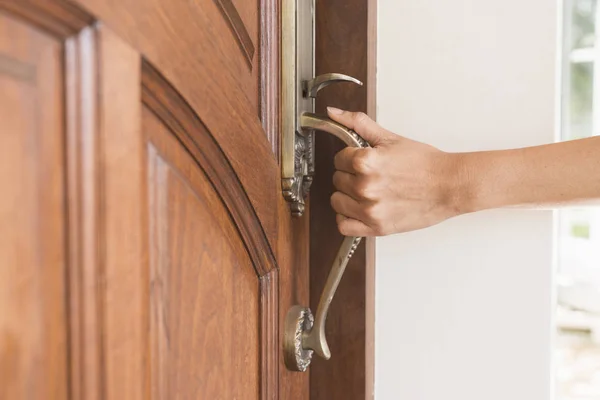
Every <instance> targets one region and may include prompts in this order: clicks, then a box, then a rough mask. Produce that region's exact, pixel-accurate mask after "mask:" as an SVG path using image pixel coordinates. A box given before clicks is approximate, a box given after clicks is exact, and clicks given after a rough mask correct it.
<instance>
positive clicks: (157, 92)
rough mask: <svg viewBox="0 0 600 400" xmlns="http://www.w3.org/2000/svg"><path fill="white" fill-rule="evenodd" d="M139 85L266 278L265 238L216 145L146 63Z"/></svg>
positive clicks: (269, 255)
mask: <svg viewBox="0 0 600 400" xmlns="http://www.w3.org/2000/svg"><path fill="white" fill-rule="evenodd" d="M142 85H143V91H142V99H143V102H144V104H146V106H147V107H148V108H149V109H151V110H152V111H153V112H154V113H155V114H156V115H157V116H158V118H159V119H160V120H161V121H163V123H164V124H165V125H166V126H168V127H169V129H170V130H171V131H172V132H173V134H174V135H176V136H177V137H178V139H179V140H180V141H181V142H182V143H183V144H184V146H185V147H186V148H187V149H188V150H189V151H190V153H191V154H192V155H193V157H194V159H195V160H196V162H197V163H198V165H199V167H200V168H202V170H203V171H204V173H206V175H207V176H208V177H209V179H210V181H211V183H212V184H213V185H214V186H215V189H216V190H217V192H218V193H219V194H220V196H221V198H222V199H223V202H224V203H225V204H226V205H227V208H228V210H229V212H230V213H231V217H232V218H233V220H234V221H235V223H236V226H237V227H238V230H239V232H240V235H241V236H242V238H243V239H244V243H246V246H247V247H248V252H249V253H250V255H251V257H252V260H253V262H254V265H255V268H256V270H257V274H258V275H259V276H262V275H265V274H267V273H268V272H269V271H271V270H272V269H273V268H275V266H276V263H275V257H274V255H273V252H272V250H271V246H270V244H269V241H268V239H267V234H266V233H265V232H264V230H263V227H262V225H261V223H260V220H259V218H258V216H257V213H256V210H255V209H254V207H253V205H252V203H251V202H250V200H249V198H248V195H247V193H246V192H245V191H244V188H243V186H242V184H241V182H240V179H239V175H238V173H237V171H235V170H234V168H233V166H232V165H231V163H230V162H229V161H228V160H227V157H226V156H225V154H224V152H223V150H222V149H221V147H220V146H219V143H217V141H216V139H215V138H214V137H213V135H212V133H211V132H210V131H209V130H208V129H207V127H206V126H205V125H204V123H203V121H201V120H200V118H199V117H198V115H197V114H196V113H195V112H194V110H192V108H191V107H190V106H189V104H188V103H187V102H186V101H185V100H184V99H183V97H182V96H181V95H180V94H179V93H178V92H177V91H176V89H175V88H174V87H173V86H171V85H170V83H168V82H167V81H166V79H165V78H164V77H162V75H161V74H160V73H159V72H158V71H157V70H156V69H155V68H153V67H152V66H151V65H150V64H149V63H147V62H146V63H144V64H143V75H142ZM242 172H243V171H242Z"/></svg>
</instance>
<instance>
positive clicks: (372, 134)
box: [327, 107, 391, 146]
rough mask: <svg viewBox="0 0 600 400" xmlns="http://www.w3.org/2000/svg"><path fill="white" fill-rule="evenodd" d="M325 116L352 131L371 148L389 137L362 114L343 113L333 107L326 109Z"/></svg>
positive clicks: (387, 133)
mask: <svg viewBox="0 0 600 400" xmlns="http://www.w3.org/2000/svg"><path fill="white" fill-rule="evenodd" d="M327 114H328V115H329V117H330V118H331V119H333V120H334V121H336V122H339V123H340V124H342V125H345V126H347V127H348V128H350V129H354V130H355V131H356V132H357V133H358V134H359V135H360V136H361V137H362V138H363V139H365V140H366V141H367V142H369V144H371V146H377V145H378V144H380V143H381V142H382V141H383V140H384V139H386V138H387V137H388V136H389V135H391V134H390V133H389V132H388V131H386V130H385V129H383V128H381V127H380V126H379V124H377V123H376V122H375V121H373V120H372V119H371V118H369V117H368V116H367V115H366V114H365V113H362V112H351V111H343V110H340V109H338V108H335V107H327Z"/></svg>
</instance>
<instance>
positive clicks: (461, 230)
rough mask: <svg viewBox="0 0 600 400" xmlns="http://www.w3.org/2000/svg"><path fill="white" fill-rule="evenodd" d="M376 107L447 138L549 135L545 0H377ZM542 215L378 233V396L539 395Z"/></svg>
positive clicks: (547, 376)
mask: <svg viewBox="0 0 600 400" xmlns="http://www.w3.org/2000/svg"><path fill="white" fill-rule="evenodd" d="M378 7H379V37H378V46H379V48H378V78H377V79H378V88H377V91H378V94H377V96H378V98H377V103H378V120H379V122H380V123H381V124H382V125H384V126H385V127H386V128H388V129H391V130H393V131H394V132H397V133H399V134H402V135H405V136H408V137H411V138H413V139H417V140H420V141H424V142H427V143H430V144H433V145H435V146H438V147H440V148H442V149H443V150H447V151H470V150H480V149H498V148H509V147H519V146H527V145H535V144H541V143H548V142H552V141H553V140H554V135H555V86H556V85H555V81H556V78H555V73H556V68H555V64H556V63H555V59H556V57H557V52H558V49H557V45H556V43H557V29H558V23H557V21H558V16H557V12H558V6H557V4H556V3H555V0H526V1H523V0H452V1H449V0H379V5H378ZM552 242H553V217H552V213H551V212H550V211H524V210H521V211H515V210H510V211H509V210H501V211H492V212H485V213H481V214H476V215H470V216H466V217H460V218H457V219H455V220H452V221H449V222H446V223H444V224H442V225H440V226H437V227H434V228H430V229H427V230H424V231H420V232H416V233H411V234H406V235H399V236H394V237H389V238H383V239H379V240H378V241H377V272H376V273H377V297H376V342H375V344H376V372H375V374H376V379H375V393H376V399H377V400H388V399H391V400H396V399H398V400H438V399H439V400H521V399H522V400H546V399H550V398H551V392H552V390H551V381H552V379H551V378H552V375H551V374H552V372H551V362H550V360H551V353H550V349H551V338H552V336H553V333H552V318H553V307H552V303H553V288H552V279H553V277H552V270H553V260H554V257H553V243H552Z"/></svg>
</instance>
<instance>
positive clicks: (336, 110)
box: [327, 107, 344, 115]
mask: <svg viewBox="0 0 600 400" xmlns="http://www.w3.org/2000/svg"><path fill="white" fill-rule="evenodd" d="M327 111H328V112H330V113H332V114H335V115H340V114H341V113H343V112H344V111H342V110H340V109H339V108H335V107H327Z"/></svg>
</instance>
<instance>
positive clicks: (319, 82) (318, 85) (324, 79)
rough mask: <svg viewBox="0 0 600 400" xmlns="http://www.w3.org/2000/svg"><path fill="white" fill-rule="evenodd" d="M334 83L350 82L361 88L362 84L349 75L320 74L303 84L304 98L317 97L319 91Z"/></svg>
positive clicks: (335, 73)
mask: <svg viewBox="0 0 600 400" xmlns="http://www.w3.org/2000/svg"><path fill="white" fill-rule="evenodd" d="M336 82H352V83H356V84H357V85H359V86H362V82H361V81H359V80H358V79H356V78H353V77H351V76H349V75H345V74H340V73H337V72H333V73H329V74H322V75H319V76H317V77H314V78H312V79H311V80H308V81H304V82H303V90H304V93H303V94H304V97H313V98H314V97H317V93H318V92H319V90H321V89H323V88H324V87H327V86H329V85H331V84H332V83H336Z"/></svg>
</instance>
